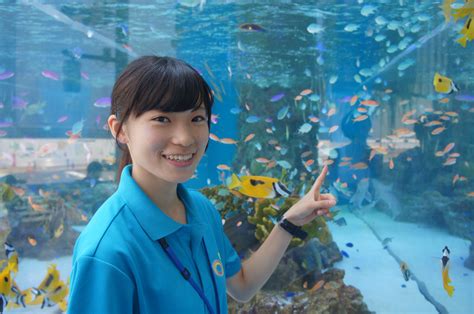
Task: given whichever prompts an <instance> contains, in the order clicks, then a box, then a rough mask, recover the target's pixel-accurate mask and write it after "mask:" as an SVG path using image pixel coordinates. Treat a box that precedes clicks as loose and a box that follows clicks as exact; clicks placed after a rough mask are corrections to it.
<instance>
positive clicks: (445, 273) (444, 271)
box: [441, 246, 454, 297]
mask: <svg viewBox="0 0 474 314" xmlns="http://www.w3.org/2000/svg"><path fill="white" fill-rule="evenodd" d="M442 252H443V257H441V266H442V268H441V276H442V278H443V288H444V290H446V292H447V293H448V295H449V296H450V297H452V296H453V293H454V287H453V286H451V285H450V284H449V283H450V282H451V278H449V254H451V251H450V250H449V249H448V247H447V246H445V247H444V249H443V250H442Z"/></svg>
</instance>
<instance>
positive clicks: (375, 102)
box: [360, 99, 379, 107]
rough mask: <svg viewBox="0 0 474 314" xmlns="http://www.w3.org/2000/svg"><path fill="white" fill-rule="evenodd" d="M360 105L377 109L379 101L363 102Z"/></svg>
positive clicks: (369, 100)
mask: <svg viewBox="0 0 474 314" xmlns="http://www.w3.org/2000/svg"><path fill="white" fill-rule="evenodd" d="M360 103H361V104H362V105H365V106H373V107H377V106H378V105H379V102H378V101H376V100H372V99H366V100H362V101H361V102H360Z"/></svg>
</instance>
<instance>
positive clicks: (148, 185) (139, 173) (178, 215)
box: [132, 167, 186, 223]
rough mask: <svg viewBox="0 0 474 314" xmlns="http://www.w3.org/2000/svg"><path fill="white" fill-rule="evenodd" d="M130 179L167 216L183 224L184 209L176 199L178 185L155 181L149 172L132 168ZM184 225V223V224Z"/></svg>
mask: <svg viewBox="0 0 474 314" xmlns="http://www.w3.org/2000/svg"><path fill="white" fill-rule="evenodd" d="M132 178H133V179H134V180H135V182H136V183H137V184H138V185H139V186H140V188H141V189H142V190H143V191H144V192H145V194H146V195H147V196H148V197H149V198H150V199H151V200H152V202H153V203H154V204H155V205H156V206H157V207H158V208H159V209H160V210H161V211H162V212H164V213H165V214H166V215H167V216H169V217H170V218H173V219H174V220H177V219H178V220H180V221H179V222H181V223H183V222H182V221H183V217H184V220H186V209H185V206H184V204H183V203H182V202H181V200H180V199H179V198H178V184H177V183H169V182H165V181H160V180H157V179H156V178H155V177H154V176H153V175H151V174H150V173H149V172H146V171H144V169H142V168H140V167H132ZM184 223H186V222H184Z"/></svg>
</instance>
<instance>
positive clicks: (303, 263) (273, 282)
mask: <svg viewBox="0 0 474 314" xmlns="http://www.w3.org/2000/svg"><path fill="white" fill-rule="evenodd" d="M341 259H342V257H341V254H340V252H339V248H338V247H337V245H336V243H335V242H331V243H330V244H329V245H323V244H321V242H320V241H319V239H318V238H312V239H310V240H309V241H307V242H306V243H305V244H304V245H303V246H298V247H294V248H292V249H289V250H288V251H287V252H286V253H285V254H284V255H283V257H282V259H281V261H280V263H279V264H278V266H277V268H276V269H275V271H274V272H273V274H272V275H271V276H270V278H269V279H268V281H267V282H266V283H265V285H264V286H263V288H262V289H263V290H278V289H279V290H281V289H288V284H289V283H293V282H295V281H298V280H299V281H307V282H308V284H312V283H313V282H314V281H315V280H316V278H315V276H316V275H317V274H320V273H321V272H322V271H323V269H327V268H328V267H332V266H333V265H334V263H335V262H337V261H340V260H341Z"/></svg>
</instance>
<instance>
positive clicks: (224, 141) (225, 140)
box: [219, 137, 238, 144]
mask: <svg viewBox="0 0 474 314" xmlns="http://www.w3.org/2000/svg"><path fill="white" fill-rule="evenodd" d="M219 142H221V143H222V144H237V143H238V142H237V141H236V140H234V139H232V138H228V137H224V138H221V139H219Z"/></svg>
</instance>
